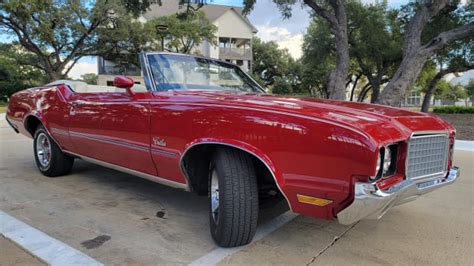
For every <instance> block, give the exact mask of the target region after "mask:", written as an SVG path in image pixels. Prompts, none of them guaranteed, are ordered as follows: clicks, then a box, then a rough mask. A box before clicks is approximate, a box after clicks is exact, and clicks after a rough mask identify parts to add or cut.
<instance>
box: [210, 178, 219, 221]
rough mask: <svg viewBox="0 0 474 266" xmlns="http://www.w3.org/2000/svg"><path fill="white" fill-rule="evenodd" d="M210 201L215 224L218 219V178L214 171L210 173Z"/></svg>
mask: <svg viewBox="0 0 474 266" xmlns="http://www.w3.org/2000/svg"><path fill="white" fill-rule="evenodd" d="M210 200H211V215H212V219H213V220H214V223H216V224H217V222H218V219H219V177H218V175H217V171H216V169H213V170H212V173H211V187H210Z"/></svg>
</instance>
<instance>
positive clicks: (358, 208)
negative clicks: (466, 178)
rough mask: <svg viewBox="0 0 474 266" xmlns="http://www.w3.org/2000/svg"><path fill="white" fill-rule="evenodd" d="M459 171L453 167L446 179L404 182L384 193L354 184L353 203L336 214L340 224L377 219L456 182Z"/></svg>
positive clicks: (363, 185)
mask: <svg viewBox="0 0 474 266" xmlns="http://www.w3.org/2000/svg"><path fill="white" fill-rule="evenodd" d="M459 174H460V171H459V168H458V167H453V168H451V170H450V171H449V174H448V176H447V177H442V178H437V179H425V180H404V181H402V182H400V183H398V184H396V185H394V186H393V187H391V188H390V189H388V190H386V191H382V190H380V189H378V188H377V186H376V185H374V184H368V183H363V182H356V184H355V198H354V202H353V203H352V204H351V205H349V207H347V208H345V209H344V210H342V211H341V212H339V213H338V214H337V219H338V220H339V223H341V224H353V223H355V222H357V221H360V220H362V219H379V218H380V217H382V216H383V215H384V214H385V213H386V212H387V211H388V210H389V209H390V208H392V207H393V206H396V205H400V204H403V203H406V202H408V201H412V200H414V199H416V198H417V197H419V196H421V195H423V194H426V193H428V192H431V191H433V190H435V189H437V188H440V187H443V186H446V185H449V184H451V183H453V182H454V181H456V179H457V178H458V177H459Z"/></svg>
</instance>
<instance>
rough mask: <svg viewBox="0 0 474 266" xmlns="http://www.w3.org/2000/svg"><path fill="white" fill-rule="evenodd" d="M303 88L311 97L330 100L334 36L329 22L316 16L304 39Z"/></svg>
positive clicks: (302, 60) (333, 61)
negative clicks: (329, 88) (329, 83)
mask: <svg viewBox="0 0 474 266" xmlns="http://www.w3.org/2000/svg"><path fill="white" fill-rule="evenodd" d="M302 48H303V56H302V58H301V62H302V64H303V78H302V79H303V86H304V87H305V88H306V90H308V91H309V92H310V94H311V95H315V94H319V95H320V96H322V97H323V98H328V94H329V91H328V87H327V83H326V82H327V73H328V72H329V71H331V69H333V68H334V67H335V61H336V56H335V53H334V51H335V50H336V48H335V42H334V36H333V35H332V34H331V29H330V26H329V24H328V22H327V21H326V20H324V19H321V18H320V17H318V16H314V17H313V19H312V20H311V22H310V24H309V26H308V29H307V30H306V33H305V35H304V39H303V47H302Z"/></svg>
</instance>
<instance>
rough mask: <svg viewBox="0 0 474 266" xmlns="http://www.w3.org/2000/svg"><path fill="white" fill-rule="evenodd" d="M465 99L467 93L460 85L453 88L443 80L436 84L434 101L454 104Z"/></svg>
mask: <svg viewBox="0 0 474 266" xmlns="http://www.w3.org/2000/svg"><path fill="white" fill-rule="evenodd" d="M466 97H467V93H466V91H465V90H464V87H463V86H461V85H454V86H453V85H451V84H449V82H447V81H445V80H441V81H439V82H438V83H437V84H436V88H435V99H437V100H442V101H450V102H456V101H458V100H459V99H464V98H466Z"/></svg>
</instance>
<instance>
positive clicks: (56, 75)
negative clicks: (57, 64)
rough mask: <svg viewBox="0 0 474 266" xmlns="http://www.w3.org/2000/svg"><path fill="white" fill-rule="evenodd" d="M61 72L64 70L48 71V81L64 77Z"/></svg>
mask: <svg viewBox="0 0 474 266" xmlns="http://www.w3.org/2000/svg"><path fill="white" fill-rule="evenodd" d="M61 72H62V71H51V72H47V73H46V74H47V75H48V81H49V82H53V81H56V80H60V79H63V78H64V75H63V74H62V73H61Z"/></svg>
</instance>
